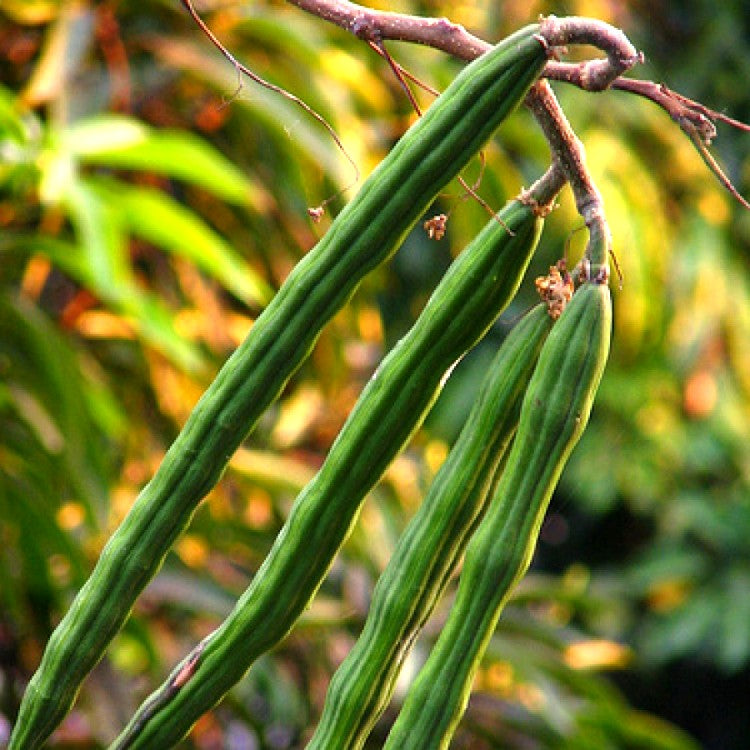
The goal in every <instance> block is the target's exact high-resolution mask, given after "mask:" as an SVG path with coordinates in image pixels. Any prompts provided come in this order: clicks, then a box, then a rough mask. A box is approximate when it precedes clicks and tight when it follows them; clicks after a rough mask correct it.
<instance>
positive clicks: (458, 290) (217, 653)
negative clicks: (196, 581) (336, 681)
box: [113, 201, 542, 749]
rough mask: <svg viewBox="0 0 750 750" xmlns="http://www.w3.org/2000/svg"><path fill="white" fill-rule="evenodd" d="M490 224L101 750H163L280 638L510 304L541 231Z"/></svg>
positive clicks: (513, 206) (530, 224)
mask: <svg viewBox="0 0 750 750" xmlns="http://www.w3.org/2000/svg"><path fill="white" fill-rule="evenodd" d="M499 216H500V218H501V219H502V222H503V224H504V226H503V224H500V223H499V222H497V221H494V220H490V222H489V223H488V224H487V226H486V227H485V228H484V229H483V230H482V232H480V234H479V235H478V236H477V237H476V238H475V239H474V240H473V241H472V242H471V243H470V244H469V246H468V247H467V248H466V249H465V250H464V252H463V253H462V254H461V255H460V256H459V257H458V258H457V260H456V261H454V263H453V264H452V265H451V267H450V268H449V269H448V272H447V273H446V274H445V276H444V277H443V279H442V281H441V282H440V284H439V285H438V287H437V288H436V289H435V291H434V293H433V294H432V296H431V297H430V299H429V300H428V302H427V305H426V306H425V308H424V310H423V311H422V313H421V315H420V316H419V318H418V319H417V321H416V322H415V323H414V326H413V327H412V328H411V329H410V331H409V332H408V333H407V334H406V335H405V336H404V338H402V339H401V340H400V341H399V342H398V343H397V344H396V345H395V346H394V348H393V349H392V350H391V351H390V352H389V354H388V355H387V356H386V357H385V359H384V360H383V361H382V363H381V365H380V367H379V368H378V369H377V371H376V372H375V374H374V375H373V377H372V378H371V379H370V381H369V382H368V384H367V386H366V387H365V389H364V390H363V391H362V394H361V395H360V397H359V399H358V401H357V403H356V405H355V407H354V409H353V410H352V412H351V414H350V415H349V417H348V419H347V420H346V422H345V424H344V426H343V427H342V429H341V432H340V433H339V435H338V437H337V438H336V440H335V442H334V444H333V446H332V447H331V450H330V452H329V454H328V456H327V458H326V460H325V462H324V463H323V466H322V467H321V468H320V470H319V471H318V473H317V474H316V475H315V477H313V479H312V480H311V481H310V483H309V484H308V485H307V486H306V487H305V488H304V489H303V490H302V492H301V493H300V495H299V496H298V497H297V499H296V501H295V503H294V505H293V507H292V510H291V512H290V514H289V518H288V519H287V521H286V523H285V524H284V526H283V528H282V529H281V531H280V532H279V535H278V537H277V538H276V541H275V542H274V545H273V547H272V548H271V551H270V552H269V554H268V557H267V558H266V559H265V561H264V562H263V564H262V566H261V567H260V569H259V570H258V572H257V574H256V576H255V578H254V579H253V581H252V583H251V584H250V586H249V588H248V589H247V590H246V591H245V592H244V594H243V595H242V596H241V597H240V599H239V601H238V603H237V605H236V606H235V608H234V610H233V611H232V612H231V613H230V615H229V616H228V617H227V619H226V620H225V621H224V623H223V624H222V625H221V626H220V627H219V628H218V629H217V630H216V631H214V633H213V634H211V635H210V636H208V638H206V639H205V640H204V641H203V642H202V643H201V644H200V646H199V647H198V649H197V650H195V651H194V652H193V653H192V654H191V655H189V656H188V657H187V658H186V659H185V660H183V662H182V663H181V664H180V665H178V667H177V668H176V669H175V670H174V671H173V673H172V676H171V677H170V679H169V680H167V682H166V683H165V684H164V685H163V686H162V687H161V688H160V689H159V690H157V691H156V692H155V693H154V694H153V695H152V696H151V697H150V698H149V699H148V700H147V701H146V703H144V705H143V706H142V707H141V709H140V710H139V711H138V712H137V713H136V715H135V716H134V717H133V719H132V721H131V722H130V724H129V726H128V727H127V728H126V730H125V732H124V733H123V734H122V735H121V737H120V738H119V739H118V741H117V742H116V743H115V744H114V745H113V747H115V748H118V749H121V748H125V747H128V748H144V749H146V748H148V749H150V748H154V747H158V748H168V747H171V746H172V745H173V744H174V743H176V742H178V741H179V740H180V739H181V738H182V737H183V736H184V735H185V734H186V732H187V731H189V729H190V727H191V726H192V725H193V723H194V722H195V721H196V720H197V719H198V718H199V717H200V715H201V714H202V713H204V712H205V711H206V710H208V709H209V708H211V707H212V706H213V705H214V704H215V703H216V702H217V701H218V700H220V699H221V697H222V696H223V695H224V694H225V693H226V691H227V690H228V689H229V688H230V687H231V686H232V685H234V684H235V683H236V682H237V681H238V680H239V679H240V678H241V677H242V676H243V675H244V673H245V672H246V671H247V669H248V668H249V667H250V665H251V664H252V662H253V661H254V660H255V659H256V658H257V657H258V656H259V655H260V654H261V653H263V652H264V651H266V650H268V649H269V648H271V647H272V646H274V645H275V644H276V643H278V642H279V640H281V638H283V637H284V636H285V635H286V634H287V633H288V632H289V630H290V629H291V627H292V626H293V624H294V622H295V621H296V620H297V618H298V617H299V615H300V614H301V613H302V611H303V610H304V608H305V607H306V606H307V604H308V603H309V601H310V599H311V598H312V597H313V596H314V594H315V592H316V591H317V589H318V587H319V586H320V584H321V582H322V581H323V578H324V577H325V575H326V573H327V572H328V569H329V568H330V565H331V563H332V561H333V559H334V557H335V555H336V553H337V551H338V550H339V548H340V546H341V544H342V543H343V542H344V540H345V538H346V536H347V535H348V533H349V530H350V528H351V525H352V524H353V522H354V519H355V517H356V514H357V512H358V511H359V509H360V507H361V504H362V502H363V500H364V498H365V495H366V494H367V492H369V491H370V489H371V488H372V487H373V486H374V484H375V483H376V482H377V480H378V479H379V478H380V476H381V474H382V472H383V470H384V469H385V468H386V467H387V466H388V464H389V463H390V462H391V461H392V460H393V458H394V457H395V456H396V454H397V453H398V452H399V450H400V449H401V447H402V446H403V445H404V443H405V442H406V441H407V440H408V439H409V437H410V436H411V435H412V433H413V432H414V430H415V429H416V428H417V427H418V426H419V424H420V423H421V421H422V419H423V418H424V416H425V414H426V413H427V411H428V409H429V407H430V406H431V405H432V403H433V401H434V399H435V398H436V397H437V395H438V393H439V390H440V387H441V385H442V383H443V382H444V380H445V377H446V374H447V373H448V372H449V370H450V369H451V368H452V367H453V365H454V364H455V362H456V360H458V359H459V358H460V357H461V356H462V355H463V354H464V353H465V352H466V350H467V349H468V348H470V347H471V346H473V345H474V344H475V343H476V342H477V341H478V340H479V338H480V337H481V336H482V335H483V334H484V333H485V332H486V331H487V329H488V328H489V326H490V325H492V323H493V322H494V321H495V320H496V318H497V316H498V315H500V313H501V312H502V310H503V309H504V308H505V307H506V305H507V304H508V303H509V302H510V301H511V299H512V298H513V296H514V295H515V292H516V290H517V288H518V286H519V284H520V282H521V279H522V277H523V274H524V272H525V270H526V267H527V265H528V262H529V260H530V259H531V257H532V255H533V251H534V249H535V247H536V244H537V241H538V238H539V233H540V231H541V226H542V219H540V218H538V217H537V215H536V213H535V210H534V209H533V208H532V207H530V206H528V205H525V204H524V203H521V202H520V201H511V202H510V203H509V204H508V205H507V206H506V207H505V208H504V209H503V210H502V211H501V212H500V214H499ZM511 233H512V234H511ZM196 659H197V661H196ZM193 662H195V668H194V669H193V671H192V674H191V676H190V679H189V680H187V682H185V684H184V685H182V686H181V687H180V689H179V690H177V691H175V690H174V680H175V679H176V678H177V677H178V676H179V675H180V674H182V673H184V669H185V667H186V665H190V664H193Z"/></svg>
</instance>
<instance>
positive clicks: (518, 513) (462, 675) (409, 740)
mask: <svg viewBox="0 0 750 750" xmlns="http://www.w3.org/2000/svg"><path fill="white" fill-rule="evenodd" d="M611 328H612V310H611V299H610V294H609V288H608V287H607V285H606V284H598V283H586V284H584V285H583V286H582V287H581V288H580V289H579V290H578V291H577V292H576V294H575V295H574V296H573V299H572V301H571V302H570V303H569V304H568V306H567V307H566V309H565V311H564V312H563V314H562V316H561V317H560V320H559V321H558V322H557V324H556V325H555V327H554V328H553V329H552V332H551V333H550V335H549V337H548V338H547V341H546V343H545V345H544V347H543V349H542V352H541V354H540V356H539V362H538V364H537V366H536V369H535V370H534V375H533V377H532V379H531V382H530V383H529V388H528V391H527V392H526V395H525V397H524V400H523V405H522V407H521V417H520V421H519V425H518V431H517V433H516V437H515V439H514V441H513V446H512V448H511V451H510V453H509V455H508V459H507V464H506V466H505V469H504V471H503V474H502V476H501V478H500V482H499V483H498V486H497V490H496V491H495V494H494V497H493V499H492V501H491V505H490V507H489V509H488V511H487V515H486V516H485V518H484V519H483V520H482V522H481V523H480V525H479V527H478V529H477V531H476V533H475V535H474V537H473V538H472V540H471V542H470V543H469V545H468V548H467V552H466V560H465V562H464V566H463V570H462V573H461V580H460V583H459V587H458V592H457V595H456V600H455V602H454V604H453V607H452V609H451V612H450V615H449V617H448V620H447V622H446V624H445V626H444V628H443V630H442V632H441V633H440V636H439V638H438V640H437V643H436V644H435V647H434V648H433V650H432V652H431V654H430V656H429V658H428V659H427V662H426V663H425V665H424V667H423V668H422V670H421V671H420V673H419V675H418V677H417V679H416V680H415V682H414V683H413V684H412V686H411V687H410V689H409V691H408V693H407V697H406V699H405V701H404V704H403V707H402V709H401V712H400V714H399V716H398V719H397V720H396V723H395V724H394V726H393V728H392V729H391V732H390V734H389V735H388V741H387V742H386V745H385V747H386V749H387V750H396V749H398V750H408V749H413V750H416V749H417V748H419V750H433V749H436V748H445V747H447V746H448V743H449V741H450V738H451V736H452V735H453V731H454V730H455V727H456V725H457V723H458V721H459V720H460V718H461V715H462V714H463V711H464V709H465V707H466V702H467V700H468V697H469V692H470V690H471V683H472V679H473V677H474V674H475V672H476V669H477V666H478V664H479V660H480V659H481V657H482V654H483V653H484V650H485V648H486V646H487V643H488V641H489V639H490V638H491V636H492V633H493V632H494V629H495V626H496V624H497V620H498V617H499V616H500V612H501V610H502V608H503V605H504V604H505V602H506V600H507V598H508V596H509V595H510V592H511V591H512V589H513V587H514V586H515V584H516V583H517V582H518V581H519V580H520V579H521V578H522V577H523V575H524V573H525V572H526V570H527V568H528V566H529V563H530V561H531V557H532V555H533V552H534V548H535V546H536V540H537V537H538V535H539V529H540V526H541V523H542V520H543V518H544V513H545V511H546V509H547V505H548V503H549V500H550V497H551V496H552V492H553V490H554V489H555V486H556V485H557V481H558V479H559V477H560V473H561V471H562V469H563V466H564V465H565V462H566V460H567V458H568V456H569V455H570V452H571V451H572V449H573V447H574V446H575V444H576V443H577V441H578V439H579V437H580V436H581V434H582V433H583V430H584V428H585V426H586V423H587V421H588V417H589V413H590V411H591V404H592V402H593V400H594V396H595V394H596V390H597V388H598V385H599V381H600V380H601V375H602V372H603V371H604V366H605V364H606V360H607V356H608V353H609V341H610V336H611Z"/></svg>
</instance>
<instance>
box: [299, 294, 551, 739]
mask: <svg viewBox="0 0 750 750" xmlns="http://www.w3.org/2000/svg"><path fill="white" fill-rule="evenodd" d="M551 327H552V319H551V318H550V316H549V315H548V313H547V308H546V306H544V305H538V306H537V307H536V308H534V309H533V310H532V311H531V312H529V313H528V314H527V315H526V316H524V318H523V319H521V320H520V321H519V322H518V323H517V324H516V325H515V327H514V328H513V330H512V331H511V332H510V334H508V337H507V338H506V339H505V341H504V342H503V345H502V346H501V347H500V350H499V351H498V353H497V356H496V357H495V359H494V361H493V363H492V365H491V366H490V369H489V372H488V374H487V377H486V378H485V380H484V382H483V384H482V388H481V390H480V392H479V396H478V397H477V400H476V402H475V404H474V407H473V408H472V410H471V412H470V414H469V416H468V418H467V420H466V424H465V425H464V427H463V429H462V430H461V434H460V435H459V437H458V439H457V440H456V443H455V445H454V446H453V448H452V450H451V451H450V453H449V455H448V458H447V459H446V461H445V463H444V464H443V465H442V466H441V467H440V470H439V471H438V473H437V475H436V477H435V480H434V482H433V483H432V486H431V487H430V489H429V492H428V493H427V495H426V497H425V499H424V501H423V503H422V505H421V506H420V508H419V510H418V511H417V513H416V515H415V516H414V518H413V519H412V521H411V523H410V524H409V526H408V527H407V529H406V531H405V532H404V534H403V536H402V537H401V538H400V539H399V542H398V544H397V545H396V549H395V550H394V552H393V556H392V557H391V560H390V562H389V563H388V566H387V567H386V569H385V570H384V571H383V574H382V575H381V576H380V579H379V580H378V583H377V585H376V586H375V590H374V592H373V597H372V602H371V604H370V613H369V615H368V617H367V621H366V623H365V626H364V629H363V631H362V633H361V635H360V636H359V639H358V640H357V643H356V644H355V646H354V648H353V649H352V651H351V652H350V653H349V655H348V656H347V658H346V659H345V660H344V662H343V663H342V664H341V666H340V667H339V668H338V670H337V671H336V674H335V675H334V676H333V679H332V681H331V685H330V687H329V689H328V694H327V696H326V702H325V706H324V707H323V714H322V717H321V719H320V723H319V725H318V727H317V729H316V731H315V734H314V735H313V737H312V739H311V741H310V743H309V745H308V750H336V748H340V750H354V749H355V748H359V747H361V746H362V744H363V743H364V742H365V740H366V739H367V736H368V734H369V733H370V730H371V729H372V727H373V725H374V724H375V722H376V721H377V719H378V718H379V716H380V714H381V713H382V712H383V710H384V709H385V707H386V706H387V704H388V701H389V700H390V698H391V695H392V692H393V687H394V684H395V681H396V679H397V677H398V674H399V671H400V669H401V666H402V664H403V662H404V659H405V658H406V657H407V656H408V654H409V652H410V650H411V646H412V644H413V643H414V641H415V640H416V637H417V635H418V634H419V631H420V630H421V628H422V626H423V624H424V623H425V621H426V620H427V618H428V617H429V616H430V614H431V613H432V610H433V608H434V606H435V604H436V603H437V601H438V599H439V598H440V595H441V594H442V592H443V590H444V588H445V586H446V584H447V582H448V580H449V578H450V575H451V573H452V571H453V569H454V567H455V565H456V562H457V561H458V559H459V557H460V556H461V554H462V553H463V550H464V547H465V545H466V542H467V540H468V538H469V535H470V534H471V532H472V530H473V529H474V527H475V525H476V523H477V522H478V519H479V517H480V516H481V514H482V512H483V510H484V507H485V503H486V501H487V499H488V498H489V496H490V494H491V489H492V486H493V484H494V479H495V477H496V475H497V473H498V467H499V465H500V463H501V460H502V458H503V456H504V454H505V451H506V448H507V446H508V444H509V443H510V441H511V438H512V437H513V434H514V432H515V430H516V427H517V425H518V415H519V412H520V409H521V399H522V398H523V394H524V392H525V390H526V386H527V384H528V382H529V379H530V377H531V373H532V371H533V369H534V365H535V364H536V360H537V357H538V356H539V351H540V349H541V348H542V344H543V343H544V341H545V339H546V338H547V334H548V333H549V331H550V328H551Z"/></svg>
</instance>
